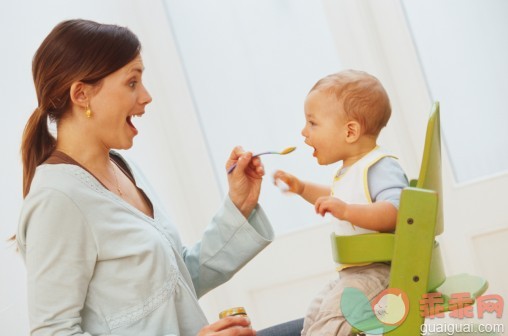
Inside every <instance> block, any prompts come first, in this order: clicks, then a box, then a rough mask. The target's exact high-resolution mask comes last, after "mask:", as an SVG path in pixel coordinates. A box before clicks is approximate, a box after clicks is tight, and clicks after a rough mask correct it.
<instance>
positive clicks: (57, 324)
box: [17, 164, 273, 336]
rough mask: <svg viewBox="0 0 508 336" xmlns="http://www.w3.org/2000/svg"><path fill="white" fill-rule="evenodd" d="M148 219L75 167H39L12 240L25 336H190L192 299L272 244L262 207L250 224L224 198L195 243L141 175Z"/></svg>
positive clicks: (195, 315) (196, 323)
mask: <svg viewBox="0 0 508 336" xmlns="http://www.w3.org/2000/svg"><path fill="white" fill-rule="evenodd" d="M128 167H129V169H130V171H131V172H132V175H133V177H134V179H135V181H136V184H137V186H138V187H139V188H141V189H142V190H143V191H144V192H145V194H146V195H147V196H148V198H149V199H150V201H151V202H152V205H153V210H154V218H151V217H149V216H146V215H145V214H144V213H142V212H141V211H139V210H138V209H136V208H135V207H133V206H131V205H130V204H128V203H127V202H125V201H124V200H123V199H121V198H120V197H118V196H117V195H116V194H114V193H112V192H110V191H108V190H107V189H106V188H105V187H104V186H103V185H102V184H100V183H99V182H98V181H97V180H96V179H95V178H94V177H93V176H92V175H90V174H89V173H88V172H87V171H85V170H84V169H82V168H81V167H79V166H76V165H72V164H44V165H41V166H39V167H38V168H37V170H36V173H35V176H34V179H33V182H32V185H31V188H30V193H29V194H28V196H27V197H26V199H25V201H24V203H23V208H22V212H21V216H20V222H19V231H18V235H17V240H18V245H19V249H20V252H21V254H22V256H23V258H24V259H25V263H26V267H27V276H28V279H27V286H28V308H29V320H30V329H31V334H32V335H136V336H140V335H149V336H162V335H182V336H187V335H188V336H191V335H192V336H194V335H196V334H197V333H198V331H199V330H200V329H201V328H202V327H203V326H204V325H206V324H208V322H207V320H206V318H205V315H204V313H203V312H202V310H201V308H200V307H199V304H198V301H197V300H198V298H199V297H200V296H202V295H203V294H205V293H206V292H208V291H209V290H211V289H213V288H215V287H217V286H218V285H220V284H222V283H224V282H225V281H227V280H228V279H229V278H230V277H231V276H232V275H233V274H234V273H235V272H236V271H237V270H239V269H240V268H241V267H242V266H243V265H244V264H245V263H247V261H248V260H250V259H251V258H252V257H253V256H255V255H256V254H257V253H258V252H260V251H261V250H262V249H263V248H264V247H266V246H267V245H268V244H269V243H270V242H271V240H272V239H273V231H272V227H271V225H270V223H269V222H268V219H267V218H266V216H265V214H264V212H263V211H262V209H261V208H259V207H257V208H256V209H255V210H254V212H253V214H252V215H251V216H250V218H249V219H248V221H247V220H246V219H245V218H244V217H243V216H242V214H241V213H240V211H239V210H238V209H237V208H236V207H235V206H234V205H233V203H232V202H231V200H230V199H229V198H227V199H226V200H225V201H224V204H223V206H222V208H221V209H220V211H219V212H218V214H217V215H216V216H215V217H214V218H213V220H212V221H211V223H210V224H209V226H208V227H207V229H206V231H205V234H204V235H203V238H202V240H201V241H200V242H198V243H197V244H195V245H194V246H191V247H185V246H182V242H181V240H180V237H179V235H178V231H177V229H176V227H175V226H174V225H173V223H172V222H171V220H170V219H169V216H168V215H167V214H166V213H165V211H164V209H163V206H162V204H160V202H159V200H158V199H157V197H156V196H155V194H154V192H153V190H152V188H151V187H150V186H149V185H148V183H147V181H146V180H145V178H144V177H143V175H142V174H141V173H140V171H139V170H138V169H136V167H135V166H133V165H132V164H130V165H128Z"/></svg>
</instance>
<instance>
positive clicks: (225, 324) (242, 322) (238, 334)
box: [197, 316, 256, 336]
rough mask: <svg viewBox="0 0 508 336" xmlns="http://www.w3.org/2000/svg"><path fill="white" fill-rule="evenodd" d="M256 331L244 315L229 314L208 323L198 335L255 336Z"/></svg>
mask: <svg viewBox="0 0 508 336" xmlns="http://www.w3.org/2000/svg"><path fill="white" fill-rule="evenodd" d="M254 335H256V331H255V330H253V329H251V328H250V320H249V318H247V317H243V316H228V317H225V318H222V319H220V320H218V321H217V322H215V323H212V324H210V325H207V326H206V327H204V328H203V329H201V330H200V331H199V334H198V335H197V336H254Z"/></svg>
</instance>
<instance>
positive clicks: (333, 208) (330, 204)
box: [314, 196, 347, 219]
mask: <svg viewBox="0 0 508 336" xmlns="http://www.w3.org/2000/svg"><path fill="white" fill-rule="evenodd" d="M314 208H315V209H316V213H317V214H319V215H321V216H324V215H325V214H326V213H327V212H329V213H331V214H332V215H333V217H335V218H338V219H345V217H346V210H347V203H346V202H344V201H342V200H340V199H338V198H336V197H332V196H323V197H319V198H318V199H317V200H316V203H314Z"/></svg>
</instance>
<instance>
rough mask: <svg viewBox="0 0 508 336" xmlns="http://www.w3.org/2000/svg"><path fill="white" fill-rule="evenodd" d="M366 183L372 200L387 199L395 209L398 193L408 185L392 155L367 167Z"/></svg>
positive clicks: (398, 201)
mask: <svg viewBox="0 0 508 336" xmlns="http://www.w3.org/2000/svg"><path fill="white" fill-rule="evenodd" d="M368 183H369V192H370V196H371V198H372V202H380V201H388V202H390V203H392V204H393V205H394V206H395V207H396V208H397V209H398V208H399V204H400V193H401V192H402V189H404V188H406V187H407V186H408V185H409V182H408V180H407V176H406V174H405V173H404V170H402V167H401V166H400V165H399V163H398V162H397V160H395V159H394V158H392V157H385V158H382V159H381V160H379V161H378V162H376V163H375V164H374V165H372V167H370V168H369V171H368Z"/></svg>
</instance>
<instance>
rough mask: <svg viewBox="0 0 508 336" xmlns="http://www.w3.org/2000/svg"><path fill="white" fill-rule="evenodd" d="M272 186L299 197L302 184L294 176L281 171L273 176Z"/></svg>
mask: <svg viewBox="0 0 508 336" xmlns="http://www.w3.org/2000/svg"><path fill="white" fill-rule="evenodd" d="M273 184H275V185H276V186H278V187H279V188H280V189H281V190H282V191H283V192H292V193H295V194H298V195H301V193H302V191H303V183H302V182H301V181H300V180H299V179H298V178H296V177H295V176H293V175H291V174H288V173H286V172H285V171H282V170H277V171H276V172H275V174H273Z"/></svg>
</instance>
